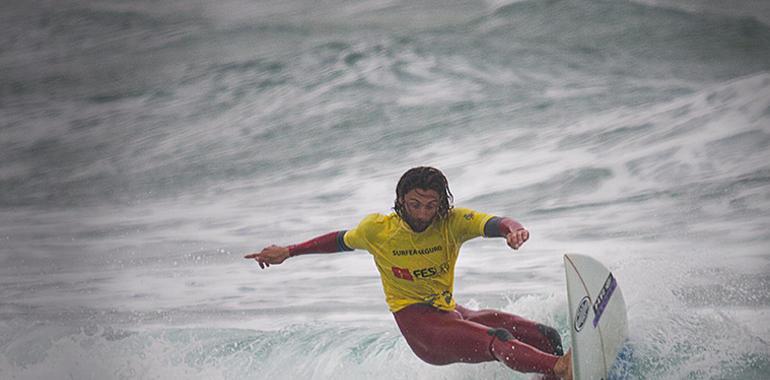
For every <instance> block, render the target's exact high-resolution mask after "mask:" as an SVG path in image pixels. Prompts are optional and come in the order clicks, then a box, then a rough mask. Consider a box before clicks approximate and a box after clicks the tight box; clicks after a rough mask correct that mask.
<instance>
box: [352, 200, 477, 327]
mask: <svg viewBox="0 0 770 380" xmlns="http://www.w3.org/2000/svg"><path fill="white" fill-rule="evenodd" d="M491 218H492V215H488V214H484V213H480V212H477V211H474V210H471V209H468V208H460V207H458V208H454V209H452V210H450V211H449V214H448V216H447V217H446V218H445V219H437V220H436V221H434V222H433V223H432V224H431V225H430V226H429V227H428V228H427V229H426V230H425V231H422V232H419V233H417V232H414V231H413V230H412V229H411V228H410V227H409V225H408V224H407V223H406V222H404V220H403V219H401V218H400V217H399V216H398V215H397V214H396V213H391V214H389V215H382V214H371V215H368V216H366V217H365V218H364V219H363V220H362V221H361V223H359V224H358V226H357V227H355V228H354V229H352V230H349V231H347V232H346V233H345V235H344V243H345V245H347V246H348V247H350V248H356V249H364V250H367V251H369V253H371V254H372V256H374V262H375V264H376V265H377V269H378V270H379V272H380V278H381V279H382V288H383V290H384V292H385V300H386V302H387V303H388V308H389V309H390V311H392V312H394V313H395V312H397V311H399V310H401V309H403V308H404V307H406V306H409V305H412V304H416V303H422V304H429V305H431V306H433V307H435V308H438V309H442V310H454V308H455V300H454V297H453V296H452V291H453V287H454V271H455V263H456V262H457V257H458V255H459V252H460V246H461V245H462V244H463V243H464V242H466V241H468V240H470V239H473V238H475V237H479V236H483V235H484V226H485V225H486V223H487V222H488V221H489V220H490V219H491Z"/></svg>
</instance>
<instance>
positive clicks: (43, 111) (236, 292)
mask: <svg viewBox="0 0 770 380" xmlns="http://www.w3.org/2000/svg"><path fill="white" fill-rule="evenodd" d="M769 9H770V7H768V3H767V2H763V1H741V2H730V3H729V4H723V3H721V2H716V1H644V2H622V1H587V0H562V1H520V2H507V1H491V0H490V1H472V2H451V1H450V2H446V1H425V2H406V1H341V0H335V1H258V2H250V1H236V0H228V1H222V2H216V3H215V2H200V1H197V2H190V1H173V0H168V1H162V2H159V1H117V0H101V1H96V0H92V1H86V0H82V1H6V2H3V3H2V4H1V5H0V68H1V71H0V128H1V129H0V378H3V379H5V378H10V379H60V378H75V379H123V378H143V379H160V378H168V377H172V376H176V377H181V378H206V379H216V378H228V379H240V378H266V379H267V378H270V379H296V378H316V379H325V378H342V379H359V378H362V377H368V378H372V379H383V378H393V377H403V378H430V379H477V378H490V379H491V378H506V379H510V378H529V377H528V376H527V375H520V374H515V373H512V372H510V371H509V370H507V369H506V368H504V367H503V366H501V365H500V364H498V363H485V364H478V365H466V364H457V365H451V366H446V367H434V366H429V365H427V364H425V363H422V362H421V361H420V360H419V359H417V358H416V357H415V356H414V355H413V354H412V353H411V351H410V350H409V348H408V346H407V345H406V343H405V341H404V340H403V338H402V337H401V336H400V334H399V332H398V329H397V327H396V326H395V323H394V322H393V320H392V316H391V315H390V314H389V313H388V311H387V308H386V305H385V303H384V297H383V295H382V290H381V286H380V283H379V278H378V275H377V273H376V268H375V267H374V265H373V263H372V260H371V258H370V257H369V255H368V254H367V253H365V252H360V251H359V252H349V253H342V254H338V255H325V256H306V257H299V258H295V259H291V260H290V261H288V262H287V263H286V264H284V265H281V266H273V267H271V268H270V269H269V270H267V271H260V270H259V268H258V266H257V265H256V264H254V263H253V262H248V261H245V260H243V259H242V258H241V257H242V256H243V254H245V253H249V252H253V251H256V250H259V249H261V248H262V247H264V246H266V245H268V244H273V243H275V244H289V243H295V242H299V241H303V240H306V239H308V238H311V237H313V236H316V235H318V234H321V233H325V232H328V231H333V230H338V229H346V228H351V227H353V226H355V225H356V224H357V223H358V221H359V220H360V219H361V218H362V217H363V216H364V215H366V214H368V213H371V212H383V213H386V212H388V211H389V207H390V206H391V205H392V201H393V197H394V195H393V194H394V188H395V183H396V181H397V179H398V177H399V176H400V175H401V174H402V173H403V172H404V171H405V170H406V169H408V168H410V167H412V166H417V165H434V166H437V167H439V168H441V169H442V170H443V171H444V172H445V173H446V175H447V176H448V178H449V181H450V186H451V189H452V191H453V193H454V194H455V196H456V203H457V204H458V205H461V206H465V207H472V208H475V209H478V210H480V211H485V212H489V213H493V214H497V215H507V216H511V217H514V218H516V219H518V220H520V221H521V222H522V223H524V224H525V225H526V226H527V227H528V228H529V229H530V230H531V232H532V239H531V240H530V241H529V242H528V243H527V245H526V246H525V248H524V249H523V250H521V251H519V252H512V251H510V250H509V249H507V248H506V247H505V245H504V244H503V242H502V241H500V240H495V239H478V240H475V241H472V242H470V243H468V244H466V245H465V246H464V247H463V250H462V252H461V257H460V261H459V263H458V269H457V280H456V289H455V293H456V296H457V299H458V300H459V302H461V303H463V304H465V305H466V306H471V307H484V308H487V307H489V308H497V309H502V310H506V311H509V312H512V313H515V314H519V315H523V316H525V317H528V318H532V319H535V320H538V321H542V322H544V323H548V324H551V325H554V326H556V327H557V328H558V329H559V330H560V331H561V333H562V335H563V336H564V337H565V339H566V340H569V338H568V335H569V334H568V331H569V330H568V328H569V327H568V326H569V323H568V322H567V305H566V294H565V291H564V274H563V266H562V258H561V257H562V254H564V253H565V252H579V253H584V254H589V255H592V256H594V257H597V258H598V259H599V260H601V261H602V262H604V263H606V264H607V265H608V266H609V267H610V269H612V270H613V272H614V273H615V275H616V277H617V278H618V281H619V283H620V285H621V288H622V289H623V292H624V295H625V298H626V302H627V305H628V316H629V323H630V333H631V342H632V344H633V345H634V347H635V356H634V362H633V366H632V371H631V375H630V376H631V378H636V379H694V378H697V379H765V378H767V377H768V376H770V346H769V343H768V342H770V327H768V326H770V323H769V322H770V308H769V306H770V296H769V294H770V265H769V263H768V259H769V258H770V248H768V246H770V245H768V243H769V241H770V191H768V189H770V149H769V148H770V26H768V25H770V23H769V22H768V20H770V16H769V15H770V12H769V11H768V10H769Z"/></svg>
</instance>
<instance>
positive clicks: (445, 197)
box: [393, 166, 454, 219]
mask: <svg viewBox="0 0 770 380" xmlns="http://www.w3.org/2000/svg"><path fill="white" fill-rule="evenodd" d="M414 189H424V190H433V191H435V192H436V193H438V197H439V205H438V213H437V215H438V217H439V218H440V219H444V218H446V217H447V215H449V210H451V209H452V207H453V206H452V201H453V200H454V197H453V196H452V192H451V191H449V183H448V182H447V179H446V177H445V176H444V173H442V172H441V171H440V170H438V169H436V168H432V167H429V166H418V167H416V168H411V169H409V170H407V171H406V173H404V175H402V176H401V179H399V180H398V185H396V202H395V205H394V206H393V210H394V211H396V214H398V216H400V217H401V219H406V207H405V206H404V203H403V202H401V199H402V198H404V196H405V195H406V193H408V192H410V191H412V190H414Z"/></svg>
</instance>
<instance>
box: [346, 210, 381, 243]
mask: <svg viewBox="0 0 770 380" xmlns="http://www.w3.org/2000/svg"><path fill="white" fill-rule="evenodd" d="M378 216H379V214H370V215H367V216H366V217H365V218H364V219H362V220H361V222H360V223H358V226H356V227H355V228H353V229H351V230H348V231H347V232H345V236H344V237H343V239H344V240H345V245H347V246H348V247H350V248H353V249H364V250H369V236H371V232H372V227H373V225H374V221H375V220H376V219H377V217H378Z"/></svg>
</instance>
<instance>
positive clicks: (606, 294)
mask: <svg viewBox="0 0 770 380" xmlns="http://www.w3.org/2000/svg"><path fill="white" fill-rule="evenodd" d="M617 287H618V283H617V281H615V277H613V276H612V273H610V275H609V276H607V279H606V280H604V286H602V290H600V291H599V295H598V296H596V302H594V327H596V325H598V324H599V318H601V317H602V314H603V313H604V309H605V308H607V303H608V302H610V297H611V296H612V293H613V292H614V291H615V288H617Z"/></svg>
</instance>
